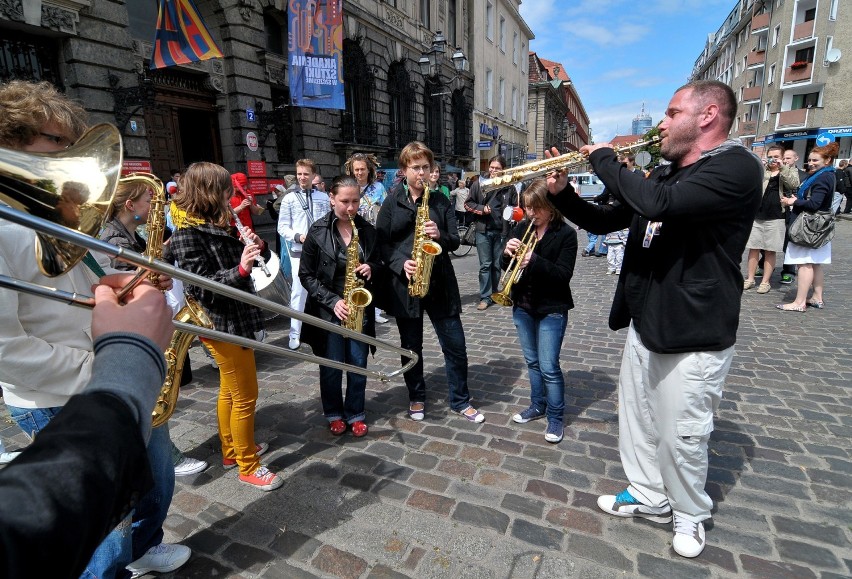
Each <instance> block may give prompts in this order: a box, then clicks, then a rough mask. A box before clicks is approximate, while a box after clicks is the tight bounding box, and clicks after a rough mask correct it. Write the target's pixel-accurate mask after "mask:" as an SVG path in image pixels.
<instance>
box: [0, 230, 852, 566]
mask: <svg viewBox="0 0 852 579" xmlns="http://www.w3.org/2000/svg"><path fill="white" fill-rule="evenodd" d="M580 238H581V240H582V239H584V238H585V235H584V234H583V233H582V232H581V234H580ZM850 250H852V221H842V222H840V223H839V224H838V233H837V236H836V237H835V241H834V244H833V257H834V262H835V263H834V264H833V265H832V266H830V267H828V268H827V276H826V292H825V300H826V304H827V305H826V308H825V309H823V310H809V311H808V312H807V313H804V314H798V313H781V312H778V311H776V310H775V309H774V305H775V304H776V303H780V302H782V301H789V300H790V299H791V298H792V296H793V293H794V292H795V285H794V286H781V285H778V283H777V280H778V274H777V273H776V277H775V279H774V281H773V288H772V291H771V292H770V293H769V294H767V295H758V294H755V293H754V291H749V292H746V294H745V296H744V300H743V309H742V316H741V323H740V329H739V340H738V344H737V354H736V358H735V360H734V364H733V366H732V368H731V372H730V375H729V377H728V381H727V386H726V390H725V397H724V400H723V402H722V405H721V408H720V410H719V413H718V416H717V420H716V430H715V432H714V433H713V436H712V440H711V444H710V473H709V477H708V482H707V489H708V491H709V493H710V494H711V496H712V497H713V498H714V500H715V501H716V509H715V510H714V515H713V523H714V524H713V525H712V528H710V529H709V530H708V533H707V540H708V545H707V548H706V549H705V551H704V553H703V554H702V555H701V556H700V557H698V558H697V559H694V560H687V559H684V558H682V557H679V556H678V555H676V554H674V552H673V551H672V548H671V528H670V525H656V524H654V523H649V522H643V521H632V520H625V519H617V518H613V517H609V516H607V515H605V514H604V513H602V512H601V511H599V510H598V509H597V507H596V505H595V499H596V496H597V495H598V494H601V493H614V492H617V491H620V490H622V489H623V488H624V486H625V479H624V474H623V471H622V468H621V465H620V463H619V457H618V451H617V436H618V427H617V418H616V392H615V389H616V379H617V369H618V366H619V362H620V357H621V350H622V344H623V341H624V332H623V331H622V332H618V333H615V332H612V331H610V330H609V329H608V328H607V327H606V320H607V314H608V311H609V306H610V303H611V299H612V293H613V288H614V286H615V282H616V277H615V276H608V275H605V270H606V265H605V263H604V262H605V260H604V259H602V258H578V261H577V268H576V272H575V276H574V281H573V282H572V284H571V286H572V289H573V292H574V300H575V302H576V304H577V307H576V308H575V309H574V310H573V311H571V312H570V314H569V324H568V330H567V334H566V338H565V342H564V346H563V350H562V367H563V372H564V374H565V378H566V402H567V413H568V416H567V419H568V420H567V428H566V433H565V439H564V440H563V441H562V442H561V443H560V444H558V445H552V444H548V443H547V442H545V441H544V437H543V435H544V431H543V429H544V426H545V424H544V423H543V422H533V423H529V424H526V425H516V424H513V423H512V422H511V418H510V416H511V415H512V414H513V413H514V412H517V411H518V410H520V409H522V408H523V407H525V405H526V404H527V402H528V395H529V394H528V384H527V379H526V369H525V366H524V364H523V360H522V356H521V352H520V348H519V345H518V340H517V337H516V333H515V330H514V327H513V325H512V322H511V317H510V311H509V310H508V309H504V308H498V307H496V306H495V307H492V308H490V309H488V310H487V311H485V312H483V313H481V312H477V311H476V310H475V305H476V303H477V301H478V300H477V295H476V294H477V281H476V270H477V267H478V264H477V261H476V255H475V252H473V253H471V254H470V255H469V256H468V257H466V258H463V259H457V260H456V268H457V270H458V272H459V279H460V281H461V289H462V295H463V296H464V297H463V301H464V314H463V316H462V318H463V323H464V326H465V330H466V335H467V340H468V354H469V357H470V384H471V392H472V395H473V396H474V399H475V400H474V403H475V405H476V406H477V407H478V408H479V409H480V410H482V411H483V412H484V413H485V415H486V417H487V421H486V422H485V423H483V424H478V425H475V424H471V423H468V422H467V421H465V420H464V419H462V418H460V417H458V416H457V415H454V414H452V413H450V412H449V411H448V408H447V405H446V391H447V387H446V377H445V374H444V369H443V361H442V357H441V355H440V351H439V349H438V346H437V343H436V341H435V339H434V334H433V333H432V332H431V330H429V329H428V326H427V332H426V336H427V339H426V346H425V351H424V355H425V364H426V372H427V383H428V388H429V398H428V406H427V416H426V420H425V421H423V422H419V423H418V422H413V421H411V420H409V419H408V418H407V417H406V416H405V409H406V408H407V406H406V404H407V396H406V390H405V387H404V384H403V383H402V381H401V380H400V381H397V382H393V383H390V384H380V383H376V382H374V381H370V382H369V383H368V391H367V412H368V423H369V425H370V433H369V435H368V436H367V437H365V438H363V439H355V438H353V437H352V436H351V435H350V434H348V433H347V434H346V435H344V436H342V437H339V438H334V437H332V436H331V435H330V434H329V433H328V432H327V428H326V422H325V420H324V419H323V417H322V414H321V409H320V403H319V393H318V390H319V389H318V371H317V367H316V366H311V365H308V364H305V363H294V362H291V361H288V360H284V359H275V358H273V357H271V356H268V355H266V354H262V353H261V354H259V355H258V374H259V378H260V381H261V393H260V400H259V402H258V408H257V423H256V432H257V440H259V441H266V442H269V443H270V452H269V453H268V454H267V455H265V457H264V459H265V461H266V462H268V464H269V466H270V468H271V469H273V470H274V471H277V472H279V473H280V474H281V475H282V476H283V477H284V478H285V485H284V486H283V487H282V488H281V489H279V490H277V491H275V492H271V493H262V492H258V491H255V490H254V489H251V488H249V487H247V486H245V485H242V484H240V483H239V482H238V481H237V478H236V473H235V471H233V470H230V471H225V470H223V469H222V467H221V466H220V465H221V456H220V454H218V448H219V445H218V440H217V435H216V420H215V401H216V389H217V386H218V374H217V373H216V372H215V371H214V370H213V369H211V368H210V367H209V365H208V364H207V362H206V360H205V358H204V357H203V355H202V353H201V351H200V349H199V348H198V347H194V348H193V350H192V361H193V368H194V372H195V378H196V381H195V382H194V383H193V384H191V385H189V386H188V387H186V388H185V389H184V391H183V392H182V397H181V401H180V404H179V407H178V411H177V413H176V414H175V416H174V417H173V418H172V420H171V422H170V428H171V433H172V438H173V439H174V440H175V442H176V444H177V445H178V446H179V447H180V448H181V449H182V450H184V451H185V452H186V453H187V454H188V455H189V456H192V457H195V458H200V459H205V460H207V461H209V462H210V463H211V464H212V465H213V466H211V468H209V469H208V470H207V471H206V472H204V473H202V474H199V475H196V476H194V477H189V478H184V479H178V484H177V487H176V490H175V496H174V499H173V501H172V507H171V511H170V515H169V518H168V520H167V522H166V528H167V530H166V538H167V540H169V541H173V542H174V541H180V542H183V543H185V544H187V545H189V546H191V547H192V549H193V557H192V559H191V560H190V561H189V563H188V564H187V565H186V566H184V567H183V568H182V569H180V570H179V571H177V572H176V573H173V574H171V575H166V577H169V576H174V577H246V578H248V577H265V578H270V579H272V578H279V577H288V578H290V577H294V578H298V577H324V578H328V577H347V578H367V577H369V578H391V577H418V578H420V577H453V578H459V577H482V578H501V577H518V578H528V577H530V578H531V577H583V578H585V577H616V576H618V577H625V576H643V577H667V578H670V577H690V578H693V577H731V576H734V575H749V576H756V577H772V578H776V577H791V578H797V579H798V578H807V577H823V578H828V577H841V576H849V575H850V573H852V548H850V539H852V527H850V524H852V508H850V506H851V505H852V503H850V500H849V496H850V490H852V445H850V439H852V392H850V383H852V369H850V367H849V364H850V360H852V332H850V327H852V325H850V311H852V310H850V309H847V308H845V307H844V306H843V305H842V304H843V299H844V297H843V296H849V295H852V276H850V263H852V259H850ZM779 269H780V268H779ZM286 325H287V324H286V320H279V321H274V322H273V323H272V324H271V328H270V329H271V336H272V338H273V340H274V341H275V342H277V343H279V344H283V345H286V341H287V339H286ZM379 334H380V337H381V338H384V339H387V340H389V341H391V342H394V343H396V341H397V332H396V329H395V326H394V324H393V322H391V323H389V324H386V325H384V326H380V327H379ZM371 365H372V366H373V367H381V368H384V369H386V370H390V369H392V368H394V367H396V360H394V359H393V357H391V356H388V355H386V354H381V353H380V354H379V355H377V357H376V358H375V360H372V361H371ZM3 418H4V421H3V429H2V435H3V436H4V438H5V439H6V441H7V446H10V447H11V448H13V449H14V448H16V447H18V446H20V444H21V443H22V442H23V439H22V437H21V435H20V434H18V433H17V429H16V428H15V427H14V426H13V425H10V424H9V423H8V415H7V414H3Z"/></svg>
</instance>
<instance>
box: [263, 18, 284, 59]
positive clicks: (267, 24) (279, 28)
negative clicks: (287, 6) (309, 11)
mask: <svg viewBox="0 0 852 579" xmlns="http://www.w3.org/2000/svg"><path fill="white" fill-rule="evenodd" d="M263 31H264V34H265V35H266V50H267V51H269V52H273V53H275V54H281V55H283V56H286V55H287V18H286V17H285V15H284V13H283V12H281V11H280V10H265V11H264V12H263Z"/></svg>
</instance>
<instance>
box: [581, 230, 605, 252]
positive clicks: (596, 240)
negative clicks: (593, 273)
mask: <svg viewBox="0 0 852 579" xmlns="http://www.w3.org/2000/svg"><path fill="white" fill-rule="evenodd" d="M586 235H588V236H589V244H588V245H587V246H586V253H595V246H598V250H597V253H600V254H601V255H606V250H607V247H606V243H604V239H606V235H597V234H596V233H589V232H588V231H587V232H586Z"/></svg>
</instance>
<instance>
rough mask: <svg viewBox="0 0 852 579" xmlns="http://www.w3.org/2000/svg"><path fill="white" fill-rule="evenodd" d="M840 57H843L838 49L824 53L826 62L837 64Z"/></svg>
mask: <svg viewBox="0 0 852 579" xmlns="http://www.w3.org/2000/svg"><path fill="white" fill-rule="evenodd" d="M841 56H843V53H842V52H840V49H839V48H832V49H831V50H829V51H828V52H826V53H825V60H826V62H837V61H838V60H840V57H841Z"/></svg>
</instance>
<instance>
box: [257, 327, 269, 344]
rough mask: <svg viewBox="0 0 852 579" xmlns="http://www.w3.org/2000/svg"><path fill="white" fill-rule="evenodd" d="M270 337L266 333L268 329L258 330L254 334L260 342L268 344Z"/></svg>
mask: <svg viewBox="0 0 852 579" xmlns="http://www.w3.org/2000/svg"><path fill="white" fill-rule="evenodd" d="M268 337H269V334H267V333H266V329H263V330H258V331H257V332H255V333H254V339H255V340H256V341H258V342H266V338H268Z"/></svg>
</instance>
